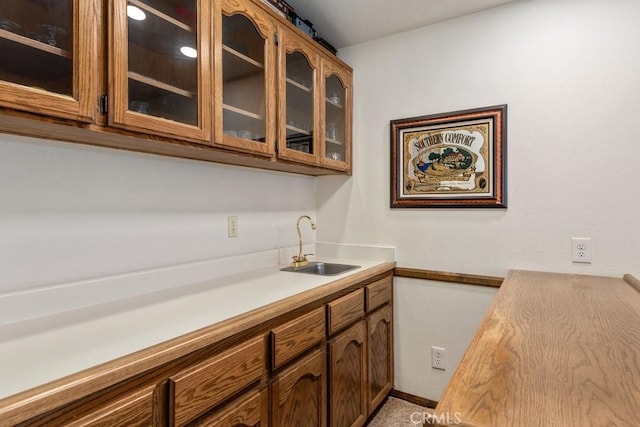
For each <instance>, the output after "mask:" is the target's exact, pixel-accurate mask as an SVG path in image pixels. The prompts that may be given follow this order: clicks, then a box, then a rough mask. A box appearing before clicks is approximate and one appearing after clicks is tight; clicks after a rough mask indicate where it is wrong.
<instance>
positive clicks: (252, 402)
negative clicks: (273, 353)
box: [190, 389, 269, 427]
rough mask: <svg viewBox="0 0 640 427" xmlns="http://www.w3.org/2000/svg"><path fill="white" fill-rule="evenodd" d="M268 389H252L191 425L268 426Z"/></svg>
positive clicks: (224, 426)
mask: <svg viewBox="0 0 640 427" xmlns="http://www.w3.org/2000/svg"><path fill="white" fill-rule="evenodd" d="M268 402H269V401H268V394H267V390H266V389H264V390H263V391H259V390H252V391H250V392H249V393H247V394H245V395H243V396H241V397H239V398H237V399H234V400H232V401H231V403H229V404H227V405H225V407H224V408H222V409H220V410H218V411H216V412H214V413H212V414H210V415H208V416H206V417H203V418H200V419H198V421H197V422H194V423H191V424H190V426H191V427H205V426H215V427H237V426H265V427H266V426H267V418H268V412H267V411H268Z"/></svg>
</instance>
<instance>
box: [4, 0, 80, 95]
mask: <svg viewBox="0 0 640 427" xmlns="http://www.w3.org/2000/svg"><path fill="white" fill-rule="evenodd" d="M0 52H2V53H1V54H0V80H4V81H9V82H12V83H17V84H20V85H24V86H31V87H34V88H39V89H44V90H46V91H49V92H55V93H59V94H63V95H69V96H71V95H72V94H73V2H72V1H71V0H3V1H1V2H0Z"/></svg>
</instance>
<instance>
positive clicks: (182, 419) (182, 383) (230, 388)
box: [169, 337, 265, 426]
mask: <svg viewBox="0 0 640 427" xmlns="http://www.w3.org/2000/svg"><path fill="white" fill-rule="evenodd" d="M264 353H265V351H264V339H263V337H255V338H253V339H251V340H248V341H246V342H244V343H243V344H239V345H237V346H235V347H233V348H231V349H229V350H227V351H225V352H223V353H221V354H218V355H216V356H213V357H211V358H210V359H208V360H205V361H204V362H201V363H198V364H197V365H194V366H192V367H190V368H188V369H186V370H184V371H182V372H180V373H178V374H176V375H174V376H172V377H171V378H170V379H169V380H170V381H169V383H170V386H171V389H172V395H173V411H174V418H175V425H176V426H182V425H184V424H186V423H187V422H189V421H191V420H192V419H193V418H195V417H197V416H199V415H201V414H202V413H204V412H205V411H207V410H208V409H210V408H212V407H213V406H215V405H216V404H218V403H220V402H221V401H223V400H224V399H226V398H227V397H230V396H231V395H233V394H235V393H236V392H238V391H240V390H242V389H243V388H245V387H246V386H248V385H249V384H251V383H253V382H254V381H257V380H258V379H260V377H261V375H262V373H263V371H264Z"/></svg>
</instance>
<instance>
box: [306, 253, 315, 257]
mask: <svg viewBox="0 0 640 427" xmlns="http://www.w3.org/2000/svg"><path fill="white" fill-rule="evenodd" d="M307 255H315V254H304V256H305V257H306V256H307Z"/></svg>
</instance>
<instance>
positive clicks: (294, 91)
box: [285, 52, 315, 154]
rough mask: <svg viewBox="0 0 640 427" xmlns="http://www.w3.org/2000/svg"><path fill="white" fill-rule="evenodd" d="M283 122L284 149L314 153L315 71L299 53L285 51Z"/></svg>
mask: <svg viewBox="0 0 640 427" xmlns="http://www.w3.org/2000/svg"><path fill="white" fill-rule="evenodd" d="M286 67H287V71H286V73H287V74H286V82H287V86H286V93H287V97H286V102H287V108H286V121H285V127H286V130H287V142H286V144H287V148H289V149H291V150H296V151H301V152H303V153H308V154H314V152H315V147H314V138H313V125H314V122H315V121H314V116H313V113H314V110H313V96H314V87H313V75H314V70H313V68H312V67H311V65H310V64H309V62H308V61H307V58H306V57H305V56H304V55H303V54H302V53H300V52H293V53H288V54H287V62H286Z"/></svg>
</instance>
